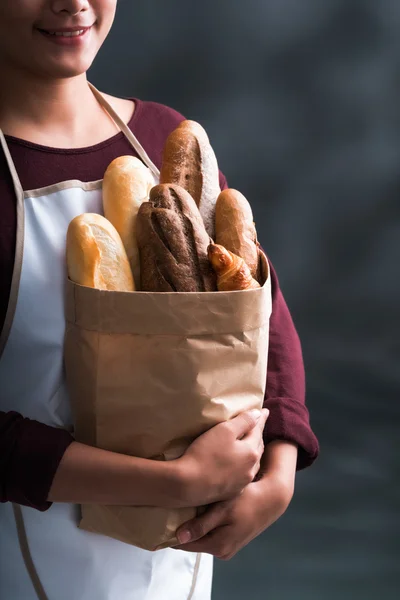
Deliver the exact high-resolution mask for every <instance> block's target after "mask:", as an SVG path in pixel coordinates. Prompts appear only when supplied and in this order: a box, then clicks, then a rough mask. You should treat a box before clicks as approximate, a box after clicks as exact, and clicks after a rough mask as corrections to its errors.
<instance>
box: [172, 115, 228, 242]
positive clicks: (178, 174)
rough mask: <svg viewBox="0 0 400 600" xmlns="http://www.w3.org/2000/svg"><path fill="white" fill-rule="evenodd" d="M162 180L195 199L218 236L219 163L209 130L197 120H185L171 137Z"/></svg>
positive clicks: (209, 228)
mask: <svg viewBox="0 0 400 600" xmlns="http://www.w3.org/2000/svg"><path fill="white" fill-rule="evenodd" d="M160 183H166V184H176V185H179V186H180V187H182V188H184V189H185V190H186V191H187V192H189V194H190V195H191V196H192V198H193V199H194V200H195V202H196V204H197V206H198V208H199V210H200V214H201V217H202V219H203V221H204V225H205V228H206V231H207V233H208V235H209V236H210V237H211V238H214V232H215V204H216V201H217V198H218V195H219V193H220V191H221V188H220V185H219V171H218V163H217V159H216V156H215V154H214V151H213V149H212V147H211V145H210V141H209V139H208V136H207V133H206V132H205V130H204V129H203V127H202V126H201V125H200V124H199V123H196V122H195V121H183V122H182V123H181V124H180V125H179V126H178V127H177V128H176V129H175V130H174V131H173V132H172V133H171V134H170V135H169V136H168V138H167V141H166V144H165V147H164V153H163V159H162V165H161V174H160Z"/></svg>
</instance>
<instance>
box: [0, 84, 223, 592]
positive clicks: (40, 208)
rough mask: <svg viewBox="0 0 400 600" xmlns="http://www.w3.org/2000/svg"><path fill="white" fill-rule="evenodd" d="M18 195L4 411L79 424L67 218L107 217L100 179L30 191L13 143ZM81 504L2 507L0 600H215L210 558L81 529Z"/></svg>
mask: <svg viewBox="0 0 400 600" xmlns="http://www.w3.org/2000/svg"><path fill="white" fill-rule="evenodd" d="M89 85H90V84H89ZM90 87H91V89H92V91H93V93H94V95H95V97H96V98H97V100H98V101H99V103H100V104H101V105H102V106H103V108H104V109H105V110H106V111H107V112H108V113H109V115H110V116H111V117H112V118H113V120H114V121H115V123H116V124H117V125H118V126H119V128H120V129H121V130H122V131H123V133H124V134H125V136H126V137H127V139H128V140H129V142H130V143H131V145H132V146H133V148H134V149H135V150H136V152H137V154H138V155H139V157H140V158H141V159H142V160H143V162H144V163H145V164H146V165H147V166H148V167H149V168H150V170H151V171H152V173H153V175H154V181H155V183H158V180H159V171H158V169H157V168H156V167H155V166H154V164H153V163H152V162H151V160H150V159H149V157H148V156H147V154H146V152H145V151H144V149H143V148H142V146H141V145H140V143H139V141H138V140H137V139H136V138H135V136H134V135H133V133H132V132H131V131H130V129H129V128H128V127H127V126H126V125H125V124H124V123H123V121H122V120H121V119H120V118H119V117H118V115H117V114H116V113H115V112H114V110H113V109H112V107H111V106H109V104H108V103H107V102H106V101H105V99H104V98H103V97H102V96H101V94H100V93H99V92H98V91H97V90H96V89H95V88H94V87H93V86H90ZM0 141H1V145H2V150H3V152H4V154H5V156H6V159H7V162H8V166H9V169H10V172H11V174H12V177H13V181H14V186H15V192H16V196H17V246H16V258H15V266H14V274H13V281H12V290H11V296H10V302H9V306H8V311H7V317H6V322H5V325H4V328H3V332H2V335H1V337H0V356H1V360H0V410H2V411H6V412H7V411H12V410H14V411H18V412H20V413H22V414H23V415H24V416H25V417H28V418H30V419H36V420H37V421H40V422H42V423H45V424H47V425H51V426H53V427H63V428H68V429H71V430H72V418H71V412H70V406H69V401H68V394H67V390H66V386H65V377H64V371H63V343H64V329H65V317H64V285H65V277H66V259H65V245H66V233H67V228H68V225H69V223H70V221H71V220H72V219H73V218H74V217H76V216H77V215H79V214H81V213H84V212H94V213H100V214H101V213H102V192H101V189H102V181H96V182H91V183H83V182H81V181H64V182H61V183H58V184H56V185H51V186H49V187H46V188H42V189H39V190H30V191H25V192H24V191H23V190H22V187H21V183H20V181H19V178H18V174H17V172H16V169H15V166H14V164H13V161H12V158H11V155H10V153H9V150H8V148H7V143H6V140H5V138H4V135H3V134H2V132H1V130H0ZM78 518H79V507H78V506H76V505H72V504H53V505H52V506H51V508H50V509H49V510H48V511H46V512H44V513H41V512H39V511H37V510H34V509H31V508H27V507H20V506H13V505H11V503H7V504H2V505H0V600H37V599H38V598H40V600H209V599H210V596H211V580H212V557H211V556H210V555H206V554H202V555H196V554H191V553H187V552H182V551H178V550H171V549H166V550H160V551H158V552H155V553H152V552H148V551H146V550H141V549H139V548H135V547H132V546H128V545H127V544H123V543H121V542H118V541H116V540H112V539H110V538H106V537H104V536H100V535H97V534H91V533H88V532H85V531H82V530H80V529H79V528H78V526H77V525H78Z"/></svg>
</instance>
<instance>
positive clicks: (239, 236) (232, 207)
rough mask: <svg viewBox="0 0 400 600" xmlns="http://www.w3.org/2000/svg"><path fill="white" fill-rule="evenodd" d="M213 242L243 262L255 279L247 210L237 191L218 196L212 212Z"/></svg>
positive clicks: (256, 255)
mask: <svg viewBox="0 0 400 600" xmlns="http://www.w3.org/2000/svg"><path fill="white" fill-rule="evenodd" d="M215 241H216V243H217V244H220V245H221V246H224V247H225V248H226V249H227V250H230V251H231V252H233V253H234V254H236V255H237V256H240V257H241V258H243V260H244V261H245V262H246V264H247V266H248V267H249V269H250V272H251V275H252V277H254V278H255V279H257V272H258V264H259V253H258V243H257V232H256V227H255V224H254V220H253V213H252V210H251V206H250V204H249V203H248V201H247V200H246V198H245V197H244V196H243V194H241V193H240V192H238V191H237V190H232V189H228V190H224V191H223V192H221V193H220V195H219V196H218V200H217V206H216V209H215Z"/></svg>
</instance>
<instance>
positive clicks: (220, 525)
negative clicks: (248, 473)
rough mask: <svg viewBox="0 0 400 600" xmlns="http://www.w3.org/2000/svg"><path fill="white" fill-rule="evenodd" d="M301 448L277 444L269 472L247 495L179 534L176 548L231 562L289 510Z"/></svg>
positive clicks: (187, 525)
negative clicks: (298, 454)
mask: <svg viewBox="0 0 400 600" xmlns="http://www.w3.org/2000/svg"><path fill="white" fill-rule="evenodd" d="M296 460H297V447H296V446H294V445H292V444H288V443H286V442H273V443H271V444H270V445H269V446H268V447H267V451H266V453H265V462H266V463H267V470H266V472H265V473H264V475H262V477H261V479H260V480H259V481H255V482H253V483H250V484H249V485H248V486H247V487H246V488H245V490H244V491H243V493H242V494H241V495H240V496H238V497H236V498H233V499H231V500H228V501H225V502H218V503H217V504H214V505H212V506H210V507H209V509H208V510H207V511H206V512H205V513H204V514H203V515H201V516H199V517H197V518H195V519H193V520H192V521H189V522H188V523H185V524H184V525H182V527H180V529H179V530H178V532H177V535H178V539H179V541H180V542H181V545H179V546H176V547H175V549H178V550H186V551H187V552H205V553H207V554H212V555H214V556H216V557H217V558H220V559H222V560H229V559H230V558H232V557H233V556H234V555H235V554H236V553H237V552H238V551H239V550H241V549H242V548H243V547H244V546H246V545H247V544H248V543H249V542H251V540H253V539H254V538H255V537H257V536H258V535H259V534H260V533H262V532H263V531H264V530H265V529H267V528H268V527H269V526H270V525H272V523H274V522H275V521H276V520H277V519H279V517H280V516H281V515H283V513H284V512H285V511H286V509H287V508H288V506H289V504H290V501H291V499H292V496H293V492H294V478H295V470H296Z"/></svg>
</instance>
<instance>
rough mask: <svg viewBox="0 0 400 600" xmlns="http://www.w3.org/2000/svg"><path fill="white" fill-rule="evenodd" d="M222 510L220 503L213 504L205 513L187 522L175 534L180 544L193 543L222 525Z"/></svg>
mask: <svg viewBox="0 0 400 600" xmlns="http://www.w3.org/2000/svg"><path fill="white" fill-rule="evenodd" d="M223 520H224V510H223V506H222V503H218V504H215V505H214V506H211V507H210V508H208V509H207V511H206V512H205V513H203V514H202V515H200V516H199V517H196V518H194V519H192V520H191V521H187V522H186V523H184V524H183V525H181V527H179V529H178V531H177V532H176V537H177V538H178V542H179V543H180V544H188V543H189V542H195V541H196V540H199V539H200V538H202V537H204V536H205V535H207V534H208V533H210V531H212V530H213V529H215V528H216V527H219V526H220V525H222V524H223Z"/></svg>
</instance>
